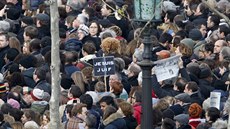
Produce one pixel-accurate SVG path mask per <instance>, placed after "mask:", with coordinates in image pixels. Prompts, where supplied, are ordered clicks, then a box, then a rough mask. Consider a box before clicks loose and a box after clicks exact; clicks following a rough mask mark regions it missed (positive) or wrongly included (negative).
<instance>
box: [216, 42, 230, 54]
mask: <svg viewBox="0 0 230 129" xmlns="http://www.w3.org/2000/svg"><path fill="white" fill-rule="evenodd" d="M227 45H228V44H227V42H226V41H224V40H217V41H216V42H215V45H214V51H213V53H215V54H219V53H220V51H221V49H222V48H223V47H224V46H227Z"/></svg>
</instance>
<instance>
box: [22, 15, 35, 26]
mask: <svg viewBox="0 0 230 129" xmlns="http://www.w3.org/2000/svg"><path fill="white" fill-rule="evenodd" d="M21 21H22V22H23V23H25V24H26V25H33V24H34V21H33V18H32V17H29V16H24V17H22V18H21Z"/></svg>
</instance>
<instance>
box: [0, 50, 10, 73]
mask: <svg viewBox="0 0 230 129" xmlns="http://www.w3.org/2000/svg"><path fill="white" fill-rule="evenodd" d="M9 48H10V47H9V46H7V47H4V48H1V49H0V69H2V67H3V66H4V65H5V60H4V57H5V54H6V52H7V50H8V49H9Z"/></svg>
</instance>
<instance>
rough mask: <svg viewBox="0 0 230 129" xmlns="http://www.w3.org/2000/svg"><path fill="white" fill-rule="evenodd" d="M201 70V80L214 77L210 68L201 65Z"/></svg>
mask: <svg viewBox="0 0 230 129" xmlns="http://www.w3.org/2000/svg"><path fill="white" fill-rule="evenodd" d="M199 68H200V75H199V78H200V79H203V78H207V77H210V76H212V71H211V69H210V68H209V67H208V66H206V65H202V64H201V65H200V66H199Z"/></svg>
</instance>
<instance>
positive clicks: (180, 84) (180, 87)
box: [173, 77, 188, 93]
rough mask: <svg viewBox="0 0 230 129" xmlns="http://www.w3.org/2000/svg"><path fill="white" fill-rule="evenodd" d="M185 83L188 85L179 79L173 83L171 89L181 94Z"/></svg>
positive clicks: (182, 79)
mask: <svg viewBox="0 0 230 129" xmlns="http://www.w3.org/2000/svg"><path fill="white" fill-rule="evenodd" d="M187 83H188V81H187V80H185V79H184V78H181V77H179V78H177V80H176V81H175V83H174V87H173V89H174V90H176V91H179V92H181V93H183V92H184V89H185V86H186V84H187Z"/></svg>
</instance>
